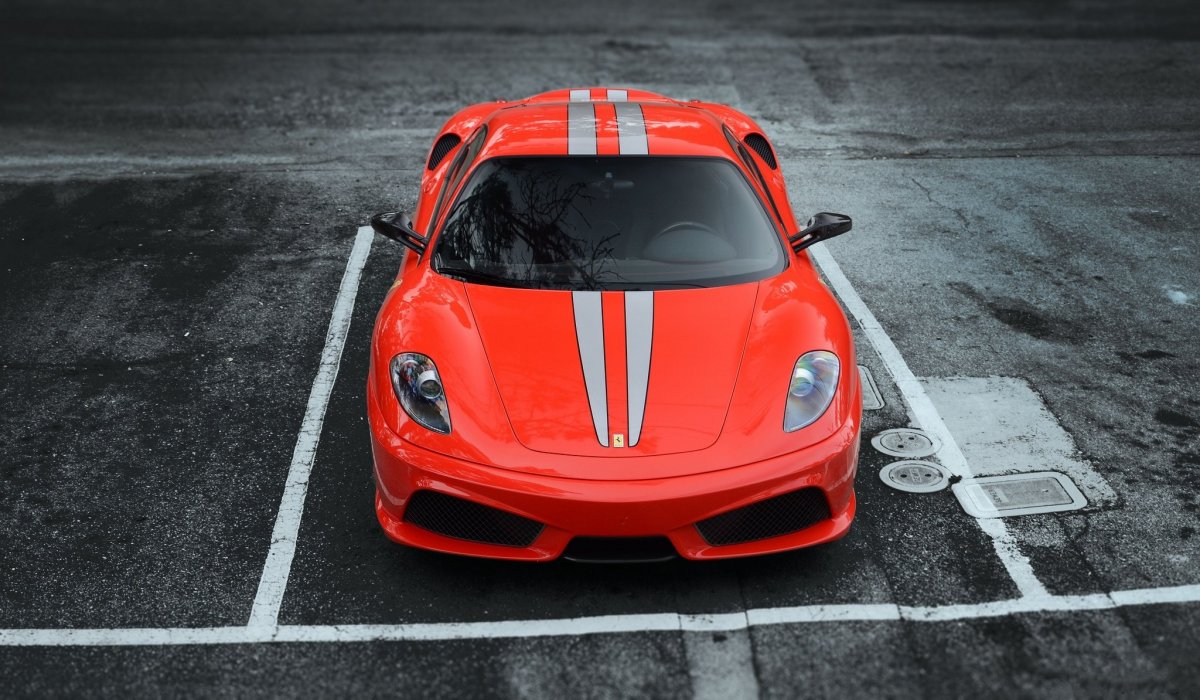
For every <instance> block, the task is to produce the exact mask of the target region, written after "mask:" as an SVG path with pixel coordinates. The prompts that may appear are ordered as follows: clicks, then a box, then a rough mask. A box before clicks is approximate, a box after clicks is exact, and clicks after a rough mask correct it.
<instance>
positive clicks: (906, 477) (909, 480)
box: [879, 459, 950, 493]
mask: <svg viewBox="0 0 1200 700" xmlns="http://www.w3.org/2000/svg"><path fill="white" fill-rule="evenodd" d="M879 478H880V479H883V483H885V484H887V485H888V486H891V487H892V488H894V489H898V490H900V491H908V492H909V493H933V492H934V491H941V490H942V489H944V488H946V486H947V485H948V484H949V483H950V473H949V472H947V471H946V470H945V469H942V468H941V467H940V466H938V465H936V464H934V463H933V462H924V461H921V460H917V459H906V460H904V461H902V462H892V463H891V464H889V465H887V466H886V467H884V468H883V469H882V470H880V472H879Z"/></svg>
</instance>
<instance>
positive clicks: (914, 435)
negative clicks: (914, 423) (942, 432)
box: [871, 428, 941, 457]
mask: <svg viewBox="0 0 1200 700" xmlns="http://www.w3.org/2000/svg"><path fill="white" fill-rule="evenodd" d="M871 444H872V445H873V446H874V447H875V449H877V450H879V451H880V452H882V453H884V454H885V455H891V456H893V457H928V456H930V455H932V454H933V453H934V452H937V451H938V448H940V447H941V445H940V444H939V443H938V441H937V440H936V439H935V438H934V437H933V436H932V435H929V434H928V433H925V432H922V431H920V430H917V429H916V428H895V429H893V430H885V431H883V432H882V433H880V434H878V435H876V436H875V437H873V438H871Z"/></svg>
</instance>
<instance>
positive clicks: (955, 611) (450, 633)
mask: <svg viewBox="0 0 1200 700" xmlns="http://www.w3.org/2000/svg"><path fill="white" fill-rule="evenodd" d="M1189 603H1200V584H1192V585H1187V586H1169V587H1165V588H1141V589H1135V590H1127V591H1115V592H1113V593H1091V594H1088V595H1072V596H1045V597H1042V598H1030V597H1024V598H1016V599H1011V600H1000V601H994V602H989V603H971V604H965V605H938V606H928V607H925V606H909V605H892V604H846V605H801V606H795V607H786V608H756V609H751V610H747V611H746V612H745V613H726V614H719V615H681V614H676V613H652V614H644V615H599V616H592V617H576V618H556V619H549V620H504V621H498V622H435V623H427V624H410V625H283V626H279V627H274V628H268V627H199V628H193V627H176V628H170V629H154V628H143V629H74V630H73V629H6V630H0V647H5V646H168V645H178V644H206V645H207V644H263V643H271V642H276V643H282V642H304V643H313V642H326V643H333V642H374V641H393V642H404V641H407V642H432V641H445V640H455V639H520V638H529V637H574V636H579V635H588V634H628V633H637V632H721V631H725V632H729V631H736V630H744V629H750V628H754V627H763V626H767V625H785V624H818V623H830V622H854V621H882V622H899V621H908V622H955V621H961V620H973V619H980V618H988V617H1005V616H1008V615H1035V614H1067V613H1075V612H1086V611H1095V610H1115V609H1117V608H1127V607H1135V606H1144V605H1167V604H1189Z"/></svg>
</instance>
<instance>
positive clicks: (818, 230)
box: [788, 211, 854, 253]
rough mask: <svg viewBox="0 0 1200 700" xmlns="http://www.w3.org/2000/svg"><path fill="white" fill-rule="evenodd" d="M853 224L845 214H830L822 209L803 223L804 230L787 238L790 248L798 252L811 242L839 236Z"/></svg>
mask: <svg viewBox="0 0 1200 700" xmlns="http://www.w3.org/2000/svg"><path fill="white" fill-rule="evenodd" d="M853 226H854V223H853V222H852V221H851V220H850V217H848V216H846V215H845V214H832V213H830V212H827V211H823V212H821V213H819V214H813V217H812V218H811V219H809V220H808V223H807V224H805V225H804V230H802V231H801V232H800V233H797V234H796V235H794V236H792V237H791V238H789V239H788V242H789V243H791V244H792V250H794V251H796V252H797V253H799V252H800V251H802V250H804V249H805V248H807V247H809V246H810V245H812V244H813V243H820V242H821V241H827V240H829V239H830V238H833V237H834V236H840V235H842V234H843V233H845V232H847V231H849V230H850V229H851V228H852V227H853Z"/></svg>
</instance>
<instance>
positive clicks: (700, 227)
mask: <svg viewBox="0 0 1200 700" xmlns="http://www.w3.org/2000/svg"><path fill="white" fill-rule="evenodd" d="M686 229H691V230H693V231H701V232H703V233H707V234H708V235H710V236H716V237H717V238H720V239H721V240H725V237H724V236H722V235H721V234H719V233H717V230H716V229H714V228H713V227H712V226H709V225H708V224H702V223H700V222H699V221H676V222H675V223H673V224H667V226H666V227H665V228H663V229H661V230H659V232H658V233H656V234H654V235H653V236H650V237H649V238H647V239H646V244H647V245H649V244H650V243H651V242H653V241H654V239H656V238H661V237H662V236H665V235H667V234H668V233H672V232H674V231H678V230H686Z"/></svg>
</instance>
